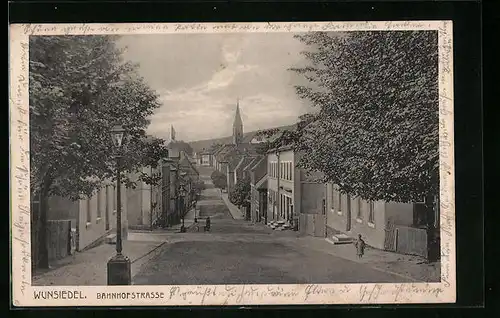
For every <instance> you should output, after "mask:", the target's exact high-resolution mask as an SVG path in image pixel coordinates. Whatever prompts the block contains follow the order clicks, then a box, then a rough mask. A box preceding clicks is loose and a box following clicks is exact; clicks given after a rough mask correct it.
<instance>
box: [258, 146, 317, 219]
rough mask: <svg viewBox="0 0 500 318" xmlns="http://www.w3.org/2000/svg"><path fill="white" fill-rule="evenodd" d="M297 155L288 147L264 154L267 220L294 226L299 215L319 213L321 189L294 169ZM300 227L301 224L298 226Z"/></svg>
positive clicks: (297, 159)
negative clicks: (292, 223)
mask: <svg viewBox="0 0 500 318" xmlns="http://www.w3.org/2000/svg"><path fill="white" fill-rule="evenodd" d="M299 160H300V154H298V153H296V152H294V151H293V149H291V147H282V148H280V149H274V150H271V151H269V152H268V154H267V197H268V206H267V215H268V219H269V220H275V221H286V222H289V223H291V222H292V221H293V222H294V225H297V224H298V222H299V219H300V215H302V214H318V213H321V211H322V202H323V198H324V190H323V189H324V186H323V185H322V184H320V183H318V182H316V181H314V180H313V179H308V178H307V176H306V174H305V173H304V171H303V170H302V169H299V168H298V167H297V163H298V161H299ZM298 226H299V227H300V224H298Z"/></svg>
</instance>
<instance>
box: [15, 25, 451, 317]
mask: <svg viewBox="0 0 500 318" xmlns="http://www.w3.org/2000/svg"><path fill="white" fill-rule="evenodd" d="M389 30H393V31H395V30H400V31H408V30H437V31H438V34H439V37H438V42H439V43H438V44H439V95H440V100H439V110H440V115H439V136H440V145H439V147H440V150H439V151H440V206H441V219H440V226H441V233H440V234H441V282H440V283H397V284H296V285H295V284H286V285H284V284H281V285H178V286H177V285H176V286H170V285H169V286H167V285H164V286H135V285H133V286H70V287H62V286H32V285H31V256H30V252H31V250H30V241H31V237H30V235H31V234H30V191H29V189H30V181H29V106H28V104H29V91H28V79H29V66H28V65H29V63H28V57H29V36H30V35H63V34H64V35H90V34H167V33H178V34H186V33H234V32H307V31H345V32H348V31H389ZM9 35H10V39H9V43H10V47H9V61H10V69H9V71H10V84H9V85H10V86H9V87H10V98H9V115H10V163H11V166H10V177H11V244H12V246H11V251H12V262H11V264H12V276H11V277H12V299H13V304H14V306H37V307H38V306H40V307H52V306H120V307H122V306H123V307H124V306H184V305H187V306H193V305H237V306H240V305H287V304H404V303H454V302H455V301H456V264H455V253H456V250H455V249H456V246H455V189H454V185H455V184H454V182H455V175H454V131H453V113H454V112H453V38H452V22H451V21H377V22H374V21H362V22H280V23H275V22H272V23H127V24H13V25H11V26H10V33H9ZM58 290H65V291H71V290H72V291H76V292H78V295H81V297H82V298H83V299H35V293H37V292H40V291H58ZM108 292H109V293H112V292H119V293H121V294H120V295H121V296H123V297H125V298H123V299H98V297H97V296H98V293H108ZM140 292H150V293H156V295H158V298H156V299H148V300H145V299H139V298H133V297H134V295H135V293H140ZM127 293H128V294H127ZM160 295H163V297H160Z"/></svg>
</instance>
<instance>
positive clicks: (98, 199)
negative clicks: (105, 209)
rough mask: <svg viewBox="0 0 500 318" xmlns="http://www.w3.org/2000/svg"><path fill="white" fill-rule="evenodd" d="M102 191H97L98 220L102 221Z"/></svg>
mask: <svg viewBox="0 0 500 318" xmlns="http://www.w3.org/2000/svg"><path fill="white" fill-rule="evenodd" d="M101 190H102V189H99V190H98V191H97V218H98V219H100V218H101V216H102V210H101V201H102V198H101V197H102V191H101Z"/></svg>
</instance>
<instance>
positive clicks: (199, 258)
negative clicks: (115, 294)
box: [133, 172, 411, 285]
mask: <svg viewBox="0 0 500 318" xmlns="http://www.w3.org/2000/svg"><path fill="white" fill-rule="evenodd" d="M205 173H207V172H205ZM202 177H204V181H205V183H206V184H207V189H206V190H204V192H203V193H202V198H201V200H200V202H199V215H198V217H199V222H200V223H199V228H200V232H198V231H197V230H196V229H195V228H194V227H191V228H190V230H189V231H188V233H183V234H175V236H173V237H171V238H170V242H169V243H168V244H165V245H163V246H162V247H161V251H159V252H158V253H156V256H155V257H154V258H153V259H152V260H151V261H150V262H149V263H148V264H147V265H145V266H144V267H143V268H142V270H141V271H140V272H139V273H138V274H137V275H136V276H135V277H134V279H133V283H134V284H141V285H164V284H240V283H246V284H269V283H282V284H287V283H288V284H293V283H357V282H364V283H367V282H379V283H384V282H407V281H411V280H410V279H409V278H404V277H402V276H398V275H394V274H390V273H387V272H384V271H380V270H377V269H374V268H372V267H370V266H369V265H367V264H359V263H356V262H353V261H350V260H346V259H343V258H340V257H336V256H333V255H331V254H329V253H326V252H322V251H318V250H314V249H310V248H308V247H306V246H304V244H299V240H300V238H299V237H298V234H297V232H294V231H273V230H271V229H269V228H267V227H265V226H264V225H262V224H256V225H253V224H252V223H250V222H248V221H244V220H241V219H234V218H233V217H232V215H231V212H230V211H229V209H228V208H227V207H226V205H225V204H224V203H223V201H222V199H221V194H220V192H219V190H217V189H214V188H213V186H212V185H211V183H210V181H209V178H207V176H206V175H205V176H202ZM207 216H210V218H211V220H212V224H211V231H210V232H208V233H204V232H203V225H204V218H206V217H207ZM332 248H333V247H332Z"/></svg>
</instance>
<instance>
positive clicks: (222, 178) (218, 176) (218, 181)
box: [210, 170, 227, 189]
mask: <svg viewBox="0 0 500 318" xmlns="http://www.w3.org/2000/svg"><path fill="white" fill-rule="evenodd" d="M210 178H211V179H212V183H213V184H214V187H216V188H219V189H225V188H226V187H227V176H226V175H225V174H224V173H222V172H219V171H217V170H214V171H213V172H212V174H211V175H210Z"/></svg>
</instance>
